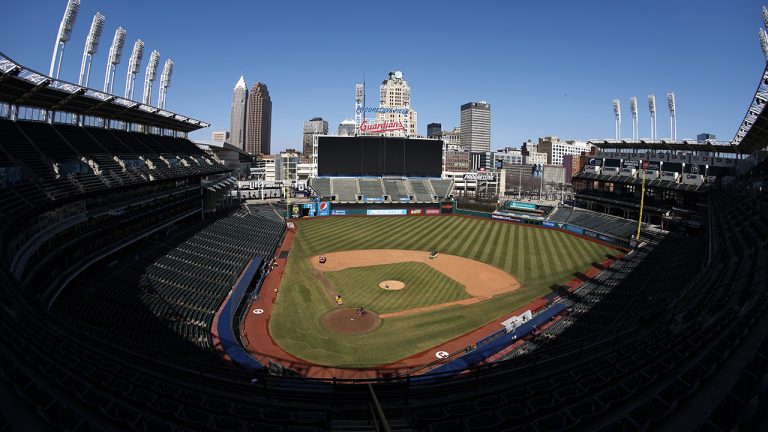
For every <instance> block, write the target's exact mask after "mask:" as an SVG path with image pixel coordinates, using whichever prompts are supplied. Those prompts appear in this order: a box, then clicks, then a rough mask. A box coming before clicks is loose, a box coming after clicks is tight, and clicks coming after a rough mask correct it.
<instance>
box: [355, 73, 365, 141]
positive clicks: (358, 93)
mask: <svg viewBox="0 0 768 432" xmlns="http://www.w3.org/2000/svg"><path fill="white" fill-rule="evenodd" d="M364 101H365V84H355V135H357V134H359V133H360V124H362V123H363V119H364V118H365V112H364V110H365V102H364Z"/></svg>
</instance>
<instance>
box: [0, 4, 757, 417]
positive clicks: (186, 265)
mask: <svg viewBox="0 0 768 432" xmlns="http://www.w3.org/2000/svg"><path fill="white" fill-rule="evenodd" d="M78 6H79V1H77V0H70V1H69V2H68V4H67V9H66V12H65V17H64V18H65V19H64V20H63V22H62V25H61V29H60V35H59V38H58V39H57V49H61V52H63V44H64V43H65V42H66V40H67V39H68V37H64V36H63V35H62V33H61V32H66V31H70V30H71V28H69V29H67V26H71V25H72V22H74V15H76V14H77V10H78ZM766 16H768V15H766ZM67 17H69V18H67ZM102 18H103V17H102ZM96 22H98V19H94V23H96ZM123 37H124V34H123ZM119 40H120V37H119V31H118V32H117V33H116V36H115V41H116V43H117V41H119ZM761 40H762V41H763V43H764V47H765V54H766V55H767V56H768V36H766V33H765V31H764V30H761ZM120 44H122V42H120ZM86 49H87V46H86ZM142 49H143V46H142ZM117 51H119V49H118V50H117ZM56 53H57V51H54V61H52V69H51V70H52V72H51V73H47V74H46V73H43V72H39V71H35V70H33V69H31V68H29V67H26V66H24V65H23V64H21V63H19V62H18V61H16V60H15V59H13V58H11V56H8V55H6V54H5V53H0V221H2V222H1V223H0V238H1V239H2V241H1V242H0V298H2V302H0V432H10V431H78V432H86V431H138V432H155V431H169V432H176V431H217V432H219V431H220V432H228V431H232V432H244V431H274V432H319V431H377V432H378V431H420V432H421V431H455V430H466V431H476V432H480V431H509V432H512V431H597V430H599V431H647V430H670V431H679V430H701V431H752V430H755V431H757V430H768V416H767V415H766V413H768V384H767V383H768V259H767V258H768V211H766V208H768V192H766V189H765V182H766V180H768V161H767V160H766V155H767V154H768V153H767V152H766V149H768V138H767V136H768V135H766V130H768V111H766V110H765V109H764V108H765V105H766V101H768V96H767V95H768V63H766V65H767V66H766V68H765V69H764V70H762V71H755V79H756V81H757V82H758V87H757V89H756V91H755V94H754V97H753V98H752V100H751V103H750V105H749V106H748V107H745V108H746V110H747V114H746V115H745V117H744V120H743V122H742V123H741V124H740V125H738V132H737V134H736V136H735V137H734V138H733V140H731V141H728V142H717V141H714V140H710V141H706V142H694V141H688V140H680V141H678V140H657V139H652V140H639V139H638V140H631V141H627V140H599V141H590V144H591V145H592V146H593V147H594V148H595V151H594V153H593V154H590V155H588V156H587V155H584V159H583V161H582V160H581V159H577V160H578V161H579V163H578V169H577V170H576V172H574V173H573V188H574V191H575V196H574V199H573V200H562V201H560V200H556V201H551V202H545V201H541V200H540V201H538V202H534V201H530V200H523V199H521V198H517V199H516V198H515V197H514V195H513V194H510V193H508V191H510V190H512V189H511V187H510V184H511V183H514V182H515V181H519V182H520V183H522V175H523V173H522V171H521V170H520V169H518V171H515V172H514V173H513V172H512V171H511V170H510V171H507V169H505V168H499V169H493V170H488V171H487V172H483V173H482V174H481V175H480V174H477V173H475V174H473V177H472V180H471V181H472V182H474V183H472V184H473V187H474V188H475V191H476V193H478V194H479V191H480V190H481V189H483V190H484V191H486V193H487V191H490V190H493V191H496V192H495V198H494V200H493V201H494V202H493V204H492V205H491V206H490V207H492V208H487V206H486V207H485V208H480V207H470V206H466V205H464V203H463V202H462V201H460V200H457V195H458V194H459V189H461V193H462V194H464V193H466V191H467V190H469V189H468V188H469V186H468V184H469V181H470V179H469V178H465V179H464V180H463V183H462V186H461V187H459V186H458V185H457V180H456V178H454V177H449V176H446V175H444V172H443V157H444V155H443V152H444V150H443V148H444V143H443V142H442V141H440V140H436V139H421V138H415V137H414V138H411V137H392V136H383V135H362V134H358V135H354V136H344V137H342V136H328V135H321V136H318V137H317V141H316V143H315V145H316V149H317V171H316V172H315V173H314V174H315V175H313V176H311V177H310V178H309V180H308V182H307V185H306V189H305V190H303V191H302V192H303V196H296V195H299V194H291V193H284V196H283V199H281V200H279V201H278V200H272V201H267V200H253V199H245V198H244V197H243V195H242V194H241V191H240V190H239V186H238V185H239V183H238V178H236V175H235V173H234V172H233V170H232V168H231V167H230V166H228V165H227V164H226V163H225V161H224V160H222V158H221V157H220V156H219V155H218V154H217V153H215V152H213V151H210V149H209V148H207V147H205V146H201V145H198V144H196V143H195V142H193V141H192V140H191V139H190V138H189V134H190V133H192V132H194V131H198V130H200V129H204V128H206V127H208V126H209V124H208V123H206V122H204V121H202V120H196V119H193V118H191V117H188V116H186V115H183V114H179V113H173V112H171V111H168V110H166V109H165V108H164V107H163V106H162V104H161V106H159V107H153V106H150V104H148V103H143V102H138V101H136V100H133V97H132V94H131V93H132V88H130V89H129V88H127V89H126V96H125V97H121V96H117V95H115V94H114V92H113V91H112V90H111V86H110V85H109V84H110V83H109V79H110V78H109V76H107V78H106V79H107V82H106V84H105V90H103V91H102V90H98V89H94V88H91V87H88V85H87V84H85V85H84V84H74V83H72V82H67V81H65V80H62V79H59V77H58V73H56V74H54V73H53V69H54V66H55V60H56V58H57V57H56V55H57V54H56ZM62 55H63V54H62ZM84 58H85V56H84ZM140 58H141V57H140V56H139V57H138V60H137V61H138V62H140ZM59 61H60V60H59ZM152 61H153V63H154V66H155V68H156V67H157V59H156V58H155V59H154V60H152ZM117 63H119V62H113V63H112V66H115V67H116V65H117ZM83 64H84V65H85V61H84V63H83ZM132 64H133V65H134V66H135V67H134V69H136V70H138V66H136V63H135V62H133V63H132ZM109 70H110V69H109V68H108V71H109ZM170 70H172V63H171V69H170ZM130 73H131V70H129V76H130ZM133 74H134V78H135V71H134V72H133ZM758 74H760V75H759V76H758ZM163 75H164V76H165V78H163V79H162V80H161V81H162V82H164V83H165V84H164V85H165V87H164V88H165V89H166V90H167V83H168V81H169V80H170V72H168V73H167V74H166V73H164V74H163ZM86 81H87V80H86ZM149 84H150V86H151V82H150V83H149ZM128 85H130V80H129V84H128ZM129 90H130V91H129ZM162 97H163V100H164V97H165V96H164V93H163V95H162ZM670 102H671V104H674V99H673V98H672V100H671V101H670ZM736 126H737V125H734V127H736ZM582 162H583V163H582ZM525 170H527V171H530V172H531V173H532V174H531V176H535V174H533V173H534V172H538V171H539V170H538V169H537V168H531V167H529V166H527V167H526V168H525ZM507 176H510V180H507ZM535 180H536V179H535V178H534V181H535ZM540 181H541V182H542V183H543V180H540ZM483 182H484V183H483ZM290 188H291V186H290V185H285V188H284V189H285V190H286V191H288V192H290V191H289V190H290ZM294 192H297V191H296V190H294Z"/></svg>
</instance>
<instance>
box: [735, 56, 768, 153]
mask: <svg viewBox="0 0 768 432" xmlns="http://www.w3.org/2000/svg"><path fill="white" fill-rule="evenodd" d="M766 103H768V63H766V67H765V70H763V76H762V77H761V78H760V84H758V86H757V90H755V97H754V98H752V103H751V104H750V105H749V109H747V114H746V115H745V116H744V120H742V122H741V126H739V130H738V131H736V136H735V137H734V138H733V144H735V145H738V146H739V150H740V151H741V152H742V153H752V152H756V151H758V150H761V149H763V148H765V147H766V146H768V112H766V110H765V105H766Z"/></svg>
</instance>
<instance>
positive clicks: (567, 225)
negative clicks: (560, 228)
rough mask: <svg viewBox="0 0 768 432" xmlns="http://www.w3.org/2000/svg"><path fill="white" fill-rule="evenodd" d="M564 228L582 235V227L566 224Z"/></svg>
mask: <svg viewBox="0 0 768 432" xmlns="http://www.w3.org/2000/svg"><path fill="white" fill-rule="evenodd" d="M565 229H567V230H568V231H570V232H575V233H576V234H580V235H584V228H582V227H577V226H574V225H569V224H566V225H565Z"/></svg>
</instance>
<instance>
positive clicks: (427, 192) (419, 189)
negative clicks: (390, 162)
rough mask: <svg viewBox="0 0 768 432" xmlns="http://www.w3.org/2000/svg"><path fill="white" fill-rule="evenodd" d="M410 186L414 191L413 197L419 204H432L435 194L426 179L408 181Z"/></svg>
mask: <svg viewBox="0 0 768 432" xmlns="http://www.w3.org/2000/svg"><path fill="white" fill-rule="evenodd" d="M408 185H409V186H410V187H411V190H412V191H413V196H414V198H416V201H419V202H432V201H434V199H433V195H434V194H433V193H432V187H431V186H430V184H429V182H428V181H427V180H424V179H408Z"/></svg>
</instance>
